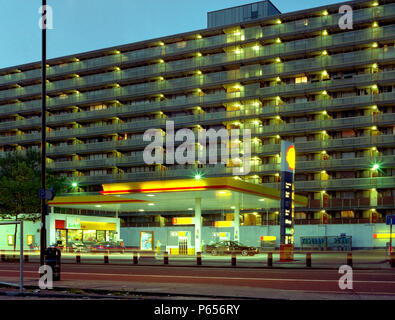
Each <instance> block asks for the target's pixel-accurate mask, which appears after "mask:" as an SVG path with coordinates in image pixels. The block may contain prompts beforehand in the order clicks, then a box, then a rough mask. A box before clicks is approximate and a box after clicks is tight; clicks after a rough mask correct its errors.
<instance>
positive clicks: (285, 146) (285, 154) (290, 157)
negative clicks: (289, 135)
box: [281, 141, 296, 173]
mask: <svg viewBox="0 0 395 320" xmlns="http://www.w3.org/2000/svg"><path fill="white" fill-rule="evenodd" d="M295 163H296V152H295V146H294V145H293V144H292V143H291V142H288V141H281V171H287V172H291V173H293V172H294V171H295Z"/></svg>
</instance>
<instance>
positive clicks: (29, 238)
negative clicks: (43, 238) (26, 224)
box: [26, 234, 34, 246]
mask: <svg viewBox="0 0 395 320" xmlns="http://www.w3.org/2000/svg"><path fill="white" fill-rule="evenodd" d="M33 239H34V236H33V235H30V234H29V235H27V236H26V244H27V245H28V246H30V245H31V244H33Z"/></svg>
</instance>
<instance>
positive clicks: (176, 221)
mask: <svg viewBox="0 0 395 320" xmlns="http://www.w3.org/2000/svg"><path fill="white" fill-rule="evenodd" d="M172 222H173V224H174V225H177V224H194V219H193V218H191V217H187V218H185V217H181V218H173V220H172Z"/></svg>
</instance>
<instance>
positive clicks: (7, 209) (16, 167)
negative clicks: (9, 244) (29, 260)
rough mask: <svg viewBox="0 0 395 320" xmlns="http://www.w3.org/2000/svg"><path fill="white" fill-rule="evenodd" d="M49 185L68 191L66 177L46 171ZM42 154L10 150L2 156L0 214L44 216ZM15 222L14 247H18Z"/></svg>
mask: <svg viewBox="0 0 395 320" xmlns="http://www.w3.org/2000/svg"><path fill="white" fill-rule="evenodd" d="M46 180H47V189H50V188H52V189H53V192H55V193H58V194H59V193H61V192H64V191H66V183H65V178H64V177H57V176H55V174H54V173H52V172H51V171H50V170H47V172H46ZM40 188H41V154H40V153H39V152H36V151H30V150H29V151H27V152H26V153H24V154H21V153H17V152H14V153H7V154H5V155H4V156H3V157H0V217H1V218H2V219H13V220H15V221H17V220H18V219H19V218H21V217H23V220H30V221H37V220H39V219H40V215H39V214H37V213H39V212H41V200H40V198H39V193H38V191H39V189H40ZM16 232H17V226H16V225H15V234H14V250H15V248H16Z"/></svg>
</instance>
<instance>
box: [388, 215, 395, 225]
mask: <svg viewBox="0 0 395 320" xmlns="http://www.w3.org/2000/svg"><path fill="white" fill-rule="evenodd" d="M386 224H388V225H391V224H395V216H387V219H386Z"/></svg>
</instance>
